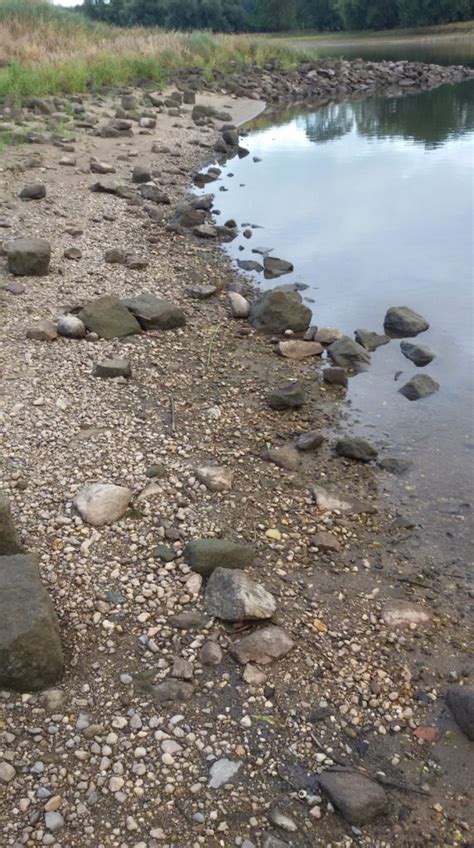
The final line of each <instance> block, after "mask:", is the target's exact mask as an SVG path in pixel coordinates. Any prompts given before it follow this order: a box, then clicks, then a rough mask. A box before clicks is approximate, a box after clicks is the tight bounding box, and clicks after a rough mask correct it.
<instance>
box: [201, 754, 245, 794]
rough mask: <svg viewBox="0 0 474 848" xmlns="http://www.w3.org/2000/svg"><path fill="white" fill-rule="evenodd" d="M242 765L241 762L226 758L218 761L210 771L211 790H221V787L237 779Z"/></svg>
mask: <svg viewBox="0 0 474 848" xmlns="http://www.w3.org/2000/svg"><path fill="white" fill-rule="evenodd" d="M241 765H242V763H241V762H240V761H239V760H237V761H234V760H228V759H226V758H223V759H222V760H216V762H215V763H213V764H212V766H211V768H210V771H209V777H210V780H209V786H210V787H211V789H220V787H221V786H224V785H225V784H226V783H229V782H230V781H231V780H232V779H233V778H234V777H235V775H236V774H237V772H238V771H239V769H240V767H241Z"/></svg>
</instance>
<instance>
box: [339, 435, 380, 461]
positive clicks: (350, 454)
mask: <svg viewBox="0 0 474 848" xmlns="http://www.w3.org/2000/svg"><path fill="white" fill-rule="evenodd" d="M335 449H336V453H337V455H338V456H345V457H347V458H348V459H357V460H358V461H359V462H370V461H371V460H372V459H377V455H378V451H377V450H376V448H374V447H373V446H372V445H371V444H369V442H366V441H365V439H357V438H355V437H354V436H346V437H345V438H343V439H338V440H337V442H336V446H335Z"/></svg>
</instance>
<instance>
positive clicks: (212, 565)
mask: <svg viewBox="0 0 474 848" xmlns="http://www.w3.org/2000/svg"><path fill="white" fill-rule="evenodd" d="M184 558H185V560H186V562H187V563H188V565H189V566H190V567H191V568H192V570H193V571H196V572H197V573H198V574H202V575H203V576H204V577H208V576H209V575H210V574H212V572H213V571H215V569H216V568H240V569H244V568H246V567H247V566H249V565H251V563H252V562H253V560H254V558H255V551H254V549H253V548H252V547H251V546H250V545H245V544H243V543H242V542H231V541H229V540H228V539H195V540H194V541H192V542H188V544H187V545H186V547H185V548H184Z"/></svg>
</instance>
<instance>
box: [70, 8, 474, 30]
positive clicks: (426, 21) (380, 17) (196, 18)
mask: <svg viewBox="0 0 474 848" xmlns="http://www.w3.org/2000/svg"><path fill="white" fill-rule="evenodd" d="M76 8H78V9H80V10H81V11H83V12H85V14H86V15H87V16H88V17H90V18H93V19H94V20H100V21H106V22H108V23H111V24H117V25H119V26H159V27H166V28H167V29H179V30H192V29H208V30H212V31H214V32H284V31H288V30H311V29H314V30H320V31H327V32H329V31H335V30H370V29H373V30H379V29H390V28H392V27H417V26H427V25H431V24H440V23H449V22H452V21H462V20H468V19H469V18H473V17H474V0H84V4H83V6H81V7H76Z"/></svg>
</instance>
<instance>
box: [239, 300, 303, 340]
mask: <svg viewBox="0 0 474 848" xmlns="http://www.w3.org/2000/svg"><path fill="white" fill-rule="evenodd" d="M249 321H250V323H251V324H252V326H253V327H256V328H257V329H258V330H264V331H265V332H267V333H284V332H285V330H293V332H295V333H300V332H304V331H305V330H306V329H307V327H308V326H309V323H310V321H311V309H309V308H308V307H307V306H304V305H303V304H302V302H301V297H300V295H299V294H298V292H292V291H281V290H280V289H270V291H266V292H264V293H263V294H261V295H260V297H258V298H257V300H256V301H255V302H254V303H253V304H252V306H251V309H250V315H249Z"/></svg>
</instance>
